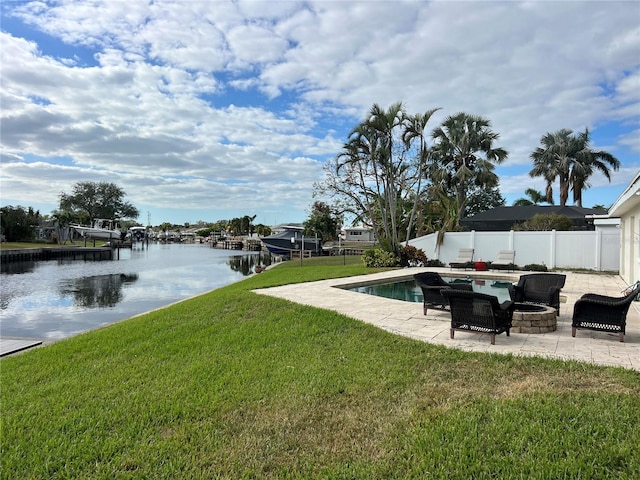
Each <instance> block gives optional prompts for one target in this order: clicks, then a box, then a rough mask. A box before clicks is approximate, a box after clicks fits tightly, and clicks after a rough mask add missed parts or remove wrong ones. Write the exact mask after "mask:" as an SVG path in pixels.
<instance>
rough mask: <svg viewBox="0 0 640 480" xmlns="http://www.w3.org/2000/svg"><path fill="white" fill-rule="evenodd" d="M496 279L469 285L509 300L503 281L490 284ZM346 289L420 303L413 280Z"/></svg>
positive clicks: (449, 279) (473, 280) (447, 280)
mask: <svg viewBox="0 0 640 480" xmlns="http://www.w3.org/2000/svg"><path fill="white" fill-rule="evenodd" d="M442 278H443V279H444V281H445V282H451V281H453V280H460V279H454V278H446V277H442ZM496 281H497V279H489V278H487V279H471V281H470V282H471V286H472V287H473V291H474V292H479V293H484V294H486V295H493V296H494V297H498V301H499V302H506V301H507V300H510V298H509V289H508V288H505V283H504V282H498V283H497V284H498V285H501V286H500V287H498V286H492V285H493V284H494V282H496ZM347 290H350V291H352V292H358V293H366V294H367V295H375V296H377V297H384V298H391V299H394V300H403V301H405V302H416V303H422V301H423V298H422V290H421V289H420V287H419V286H418V285H417V284H416V282H415V280H413V279H411V280H404V281H399V282H390V283H377V284H372V285H362V286H359V287H351V288H348V289H347Z"/></svg>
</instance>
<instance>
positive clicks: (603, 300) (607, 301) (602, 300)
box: [578, 293, 617, 305]
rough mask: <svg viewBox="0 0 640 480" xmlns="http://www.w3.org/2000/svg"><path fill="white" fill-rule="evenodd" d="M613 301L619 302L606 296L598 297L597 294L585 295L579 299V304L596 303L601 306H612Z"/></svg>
mask: <svg viewBox="0 0 640 480" xmlns="http://www.w3.org/2000/svg"><path fill="white" fill-rule="evenodd" d="M612 300H617V299H615V298H612V297H607V296H606V295H598V294H597V293H585V294H584V295H582V296H581V297H580V298H579V299H578V302H580V301H585V302H589V303H595V304H599V305H611V303H612V302H611V301H612Z"/></svg>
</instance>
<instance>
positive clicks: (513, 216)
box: [460, 205, 606, 232]
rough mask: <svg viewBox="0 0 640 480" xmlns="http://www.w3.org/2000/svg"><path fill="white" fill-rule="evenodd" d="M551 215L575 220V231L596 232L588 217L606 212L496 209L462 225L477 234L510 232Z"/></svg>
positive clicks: (464, 220)
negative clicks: (517, 224) (524, 224)
mask: <svg viewBox="0 0 640 480" xmlns="http://www.w3.org/2000/svg"><path fill="white" fill-rule="evenodd" d="M550 213H557V214H560V215H564V216H566V217H568V218H570V219H571V220H573V225H574V229H575V230H594V228H595V227H594V226H593V220H592V218H589V217H588V216H590V215H602V214H603V213H606V212H604V211H603V210H598V209H595V208H582V207H575V206H564V207H561V206H558V205H549V206H540V205H527V206H523V207H496V208H492V209H491V210H487V211H486V212H481V213H477V214H475V215H473V216H471V217H465V218H462V219H460V225H461V226H462V227H464V228H466V229H467V230H475V231H476V232H508V231H509V230H511V229H512V228H513V226H514V225H515V224H516V223H522V222H524V221H526V220H529V219H530V218H532V217H533V216H534V215H537V214H550Z"/></svg>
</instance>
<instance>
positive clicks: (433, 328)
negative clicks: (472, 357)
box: [255, 268, 640, 371]
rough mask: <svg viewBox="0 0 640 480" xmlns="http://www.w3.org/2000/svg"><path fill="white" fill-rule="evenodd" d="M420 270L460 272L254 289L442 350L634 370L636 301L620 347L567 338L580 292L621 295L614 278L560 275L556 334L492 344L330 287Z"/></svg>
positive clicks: (589, 336)
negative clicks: (563, 278)
mask: <svg viewBox="0 0 640 480" xmlns="http://www.w3.org/2000/svg"><path fill="white" fill-rule="evenodd" d="M422 271H436V272H438V273H440V274H441V275H442V276H452V275H454V274H458V275H459V274H460V273H461V272H452V271H451V270H450V269H449V268H408V269H401V270H393V271H388V272H381V273H374V274H371V275H363V276H359V277H348V278H340V279H331V280H322V281H317V282H308V283H298V284H292V285H283V286H279V287H272V288H265V289H259V290H255V292H256V293H259V294H263V295H270V296H274V297H279V298H283V299H287V300H290V301H292V302H296V303H301V304H304V305H311V306H314V307H319V308H324V309H327V310H333V311H336V312H340V313H342V314H345V315H347V316H349V317H352V318H356V319H358V320H361V321H363V322H367V323H370V324H373V325H376V326H378V327H380V328H382V329H384V330H387V331H389V332H392V333H396V334H398V335H404V336H407V337H411V338H415V339H417V340H422V341H425V342H429V343H435V344H440V345H445V346H447V347H452V348H459V349H463V350H469V351H475V352H495V353H512V354H514V355H535V356H542V357H548V358H557V359H562V360H569V359H573V360H579V361H584V362H592V363H596V364H599V365H610V366H621V367H625V368H631V369H634V370H637V371H640V302H632V303H631V307H630V308H629V313H628V315H627V332H626V335H625V341H624V343H621V342H619V341H618V335H617V334H609V333H606V332H594V331H590V330H578V332H577V334H576V337H575V338H574V337H572V336H571V316H572V313H573V305H574V303H575V302H576V300H578V299H579V298H580V297H581V296H582V295H583V294H584V293H598V294H601V295H609V296H621V295H622V293H621V292H622V291H623V290H624V289H625V288H626V287H627V285H626V283H625V282H624V281H623V280H622V278H620V277H619V276H617V275H605V274H588V273H572V272H563V273H565V274H566V275H567V281H566V283H565V287H564V288H563V289H562V292H561V295H563V296H564V297H566V302H565V303H562V304H561V306H560V316H559V317H558V328H557V330H556V331H555V332H549V333H540V334H524V333H511V336H509V337H507V336H506V335H504V334H502V335H498V336H496V344H495V345H491V344H490V342H489V337H488V336H487V335H479V334H476V333H467V332H456V335H455V338H454V339H451V338H450V337H449V326H450V320H451V316H450V314H449V313H448V312H442V311H437V310H429V311H428V314H427V315H426V316H425V315H423V313H422V304H421V303H412V302H405V301H401V300H393V299H387V298H382V297H376V296H373V295H367V294H364V293H358V292H353V291H348V290H345V289H343V288H336V287H339V286H345V285H353V284H358V283H360V284H361V283H363V282H378V281H381V280H394V279H402V278H403V277H408V278H411V277H412V276H413V274H415V273H418V272H422ZM466 273H468V274H471V275H472V276H473V277H474V278H496V277H499V278H508V279H510V280H511V281H517V279H518V276H519V275H520V274H524V273H527V272H515V273H509V274H505V273H504V272H491V271H489V272H465V273H464V274H466Z"/></svg>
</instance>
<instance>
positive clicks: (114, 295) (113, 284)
mask: <svg viewBox="0 0 640 480" xmlns="http://www.w3.org/2000/svg"><path fill="white" fill-rule="evenodd" d="M136 280H138V275H137V274H135V273H133V274H129V275H125V274H124V273H120V274H112V275H96V276H93V277H83V278H76V279H72V280H70V281H63V282H61V284H60V294H61V295H62V296H63V297H66V296H72V297H73V303H74V305H75V306H77V307H83V308H91V307H114V306H115V305H116V304H118V303H119V302H120V301H122V299H123V292H122V287H123V286H124V285H126V284H131V283H133V282H135V281H136Z"/></svg>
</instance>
